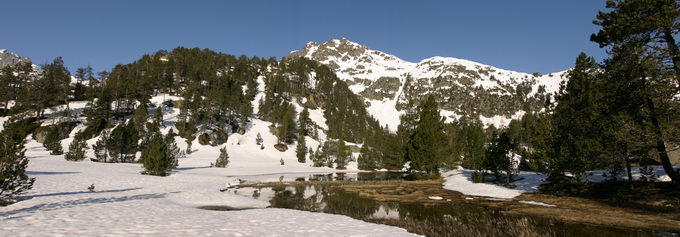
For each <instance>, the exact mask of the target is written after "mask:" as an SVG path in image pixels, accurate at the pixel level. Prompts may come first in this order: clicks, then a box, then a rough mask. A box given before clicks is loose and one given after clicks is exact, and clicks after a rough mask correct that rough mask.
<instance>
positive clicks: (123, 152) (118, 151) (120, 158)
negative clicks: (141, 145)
mask: <svg viewBox="0 0 680 237" xmlns="http://www.w3.org/2000/svg"><path fill="white" fill-rule="evenodd" d="M138 134H139V133H138V132H137V130H136V129H135V126H134V123H132V121H130V122H127V123H121V124H119V125H118V126H116V128H114V129H113V131H111V134H110V137H109V141H107V143H106V144H107V146H108V149H109V154H110V156H111V160H110V161H111V162H131V161H134V159H135V154H136V153H137V151H138V142H139V138H138Z"/></svg>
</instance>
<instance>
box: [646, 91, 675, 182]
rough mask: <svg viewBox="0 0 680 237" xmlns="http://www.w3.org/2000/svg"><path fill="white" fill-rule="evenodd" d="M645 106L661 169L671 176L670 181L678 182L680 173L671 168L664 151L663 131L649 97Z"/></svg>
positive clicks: (671, 165)
mask: <svg viewBox="0 0 680 237" xmlns="http://www.w3.org/2000/svg"><path fill="white" fill-rule="evenodd" d="M647 108H648V109H649V112H650V119H651V121H652V125H653V126H652V128H653V129H654V134H655V135H656V146H655V148H656V151H657V152H658V153H659V159H660V160H661V165H663V170H664V171H665V172H666V174H668V177H670V178H671V181H673V182H675V183H678V182H680V174H678V172H677V171H675V170H674V169H673V164H671V160H670V158H669V157H668V153H667V152H666V144H665V143H664V141H663V131H662V130H661V125H660V124H659V119H658V118H657V115H656V108H655V107H654V102H653V101H652V99H651V98H647Z"/></svg>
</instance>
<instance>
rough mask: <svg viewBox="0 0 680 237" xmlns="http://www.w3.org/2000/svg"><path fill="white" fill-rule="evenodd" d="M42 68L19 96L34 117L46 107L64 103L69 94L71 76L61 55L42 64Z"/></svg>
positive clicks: (40, 113)
mask: <svg viewBox="0 0 680 237" xmlns="http://www.w3.org/2000/svg"><path fill="white" fill-rule="evenodd" d="M42 69H43V73H42V74H40V76H39V77H38V78H37V79H36V80H34V81H32V82H31V83H30V84H28V85H29V86H28V92H27V93H28V94H27V95H25V96H24V97H22V98H19V99H20V101H21V104H22V106H25V107H26V108H28V109H32V110H33V111H35V112H36V117H42V116H43V113H44V111H45V109H47V108H50V107H52V106H55V105H58V104H66V102H67V100H68V97H69V95H70V94H71V88H70V83H71V76H70V73H69V72H68V70H67V69H66V67H65V66H64V61H63V60H62V59H61V57H57V58H56V59H54V61H53V62H52V63H50V64H47V65H43V66H42ZM29 95H30V96H29Z"/></svg>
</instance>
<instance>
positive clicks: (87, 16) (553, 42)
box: [0, 0, 605, 73]
mask: <svg viewBox="0 0 680 237" xmlns="http://www.w3.org/2000/svg"><path fill="white" fill-rule="evenodd" d="M1 9H2V10H0V30H1V31H2V34H0V48H5V49H8V50H10V51H13V52H16V53H19V54H20V55H22V56H28V57H30V58H31V59H32V60H33V62H34V63H37V64H43V63H46V62H48V61H49V60H51V59H52V58H54V57H56V56H62V57H63V58H64V61H65V62H66V64H67V66H68V67H69V68H70V69H71V70H72V71H74V70H75V68H77V67H80V66H86V65H88V64H90V65H92V66H93V67H94V68H95V69H96V70H97V71H100V70H108V69H110V68H112V67H113V66H114V65H116V64H119V63H130V62H132V61H134V60H136V59H138V58H139V57H141V56H142V55H143V54H144V53H152V52H155V51H157V50H159V49H168V50H169V49H172V48H174V47H176V46H184V47H199V48H210V49H213V50H216V51H220V52H224V53H230V54H236V55H240V54H246V55H249V56H253V55H255V56H261V57H270V56H275V57H277V58H280V57H283V56H285V55H287V54H288V53H289V52H290V51H291V50H295V49H300V48H302V47H303V46H304V45H305V44H306V43H307V42H309V41H317V42H319V41H327V40H329V39H333V38H340V37H346V38H348V39H350V40H352V41H355V42H358V43H361V44H364V45H367V46H368V47H369V48H372V49H376V50H381V51H384V52H386V53H390V54H394V55H396V56H397V57H400V58H402V59H404V60H407V61H420V60H422V59H425V58H428V57H432V56H447V57H456V58H463V59H469V60H473V61H477V62H480V63H484V64H489V65H493V66H496V67H500V68H504V69H510V70H515V71H521V72H529V73H531V72H542V73H548V72H555V71H561V70H564V69H566V68H569V67H571V66H572V65H573V64H574V61H575V58H576V56H577V55H578V53H579V52H581V51H583V52H586V53H587V54H589V55H592V56H595V57H596V58H597V59H598V60H599V59H602V58H603V57H604V55H605V51H604V50H602V49H600V48H598V46H597V45H596V44H595V43H592V42H590V41H589V40H588V39H589V36H590V34H592V33H594V32H596V31H597V30H598V28H597V26H595V25H593V24H592V23H591V22H592V20H593V19H594V18H595V14H596V13H597V11H598V10H604V0H571V1H546V0H522V1H505V0H488V1H428V0H422V1H396V0H395V1H387V0H375V1H273V0H272V1H257V0H255V1H174V0H166V1H160V0H159V1H152V0H149V1H32V0H21V1H5V2H3V3H2V7H1Z"/></svg>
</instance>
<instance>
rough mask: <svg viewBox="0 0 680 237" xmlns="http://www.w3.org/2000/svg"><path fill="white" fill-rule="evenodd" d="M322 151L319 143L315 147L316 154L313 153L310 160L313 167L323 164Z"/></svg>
mask: <svg viewBox="0 0 680 237" xmlns="http://www.w3.org/2000/svg"><path fill="white" fill-rule="evenodd" d="M323 154H324V151H323V146H322V142H319V146H317V147H316V152H315V153H314V156H313V157H311V158H312V162H313V163H314V164H313V166H314V167H321V166H323V165H324V162H325V160H326V159H325V157H324V155H323Z"/></svg>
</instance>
